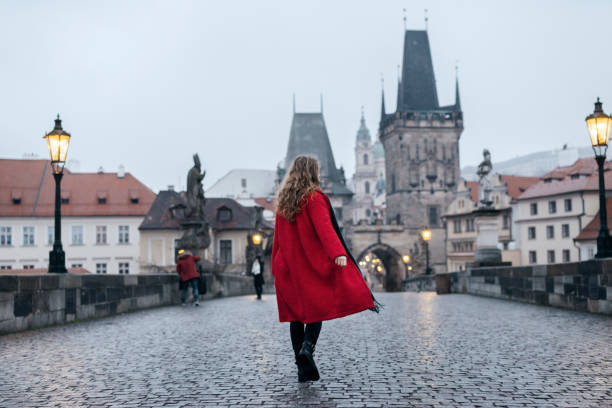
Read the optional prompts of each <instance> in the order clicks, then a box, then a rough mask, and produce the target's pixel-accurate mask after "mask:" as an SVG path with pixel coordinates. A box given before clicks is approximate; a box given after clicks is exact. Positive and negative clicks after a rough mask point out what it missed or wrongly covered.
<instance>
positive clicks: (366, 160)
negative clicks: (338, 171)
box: [363, 154, 368, 164]
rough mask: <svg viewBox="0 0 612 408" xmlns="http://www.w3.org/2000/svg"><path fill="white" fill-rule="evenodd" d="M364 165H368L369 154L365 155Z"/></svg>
mask: <svg viewBox="0 0 612 408" xmlns="http://www.w3.org/2000/svg"><path fill="white" fill-rule="evenodd" d="M363 164H368V155H367V154H364V155H363Z"/></svg>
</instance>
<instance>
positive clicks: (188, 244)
mask: <svg viewBox="0 0 612 408" xmlns="http://www.w3.org/2000/svg"><path fill="white" fill-rule="evenodd" d="M193 162H194V164H193V167H192V168H191V169H189V172H188V173H187V192H186V195H187V208H186V213H185V219H184V220H183V221H182V222H181V228H182V229H183V230H184V233H183V236H182V237H181V239H180V242H179V245H180V247H181V248H182V249H188V250H189V251H191V252H192V253H193V254H195V255H199V256H200V257H201V258H202V259H204V250H205V249H206V248H208V246H209V245H210V232H209V226H208V222H207V221H206V218H205V217H204V205H205V204H206V198H205V197H204V188H203V187H202V180H203V179H204V176H205V175H206V172H203V173H202V172H201V164H200V157H199V156H198V155H197V154H194V155H193Z"/></svg>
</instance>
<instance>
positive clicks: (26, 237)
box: [23, 227, 34, 246]
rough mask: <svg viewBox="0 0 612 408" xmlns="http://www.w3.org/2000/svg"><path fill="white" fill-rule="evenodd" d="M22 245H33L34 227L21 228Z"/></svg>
mask: <svg viewBox="0 0 612 408" xmlns="http://www.w3.org/2000/svg"><path fill="white" fill-rule="evenodd" d="M23 245H24V246H32V245H34V227H23Z"/></svg>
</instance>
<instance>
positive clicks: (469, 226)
mask: <svg viewBox="0 0 612 408" xmlns="http://www.w3.org/2000/svg"><path fill="white" fill-rule="evenodd" d="M465 232H474V219H473V218H469V219H467V220H465Z"/></svg>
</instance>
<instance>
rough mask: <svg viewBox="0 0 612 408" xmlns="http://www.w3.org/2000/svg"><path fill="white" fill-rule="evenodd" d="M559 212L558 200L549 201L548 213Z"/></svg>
mask: <svg viewBox="0 0 612 408" xmlns="http://www.w3.org/2000/svg"><path fill="white" fill-rule="evenodd" d="M556 212H557V202H556V201H549V202H548V213H549V214H555V213H556Z"/></svg>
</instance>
